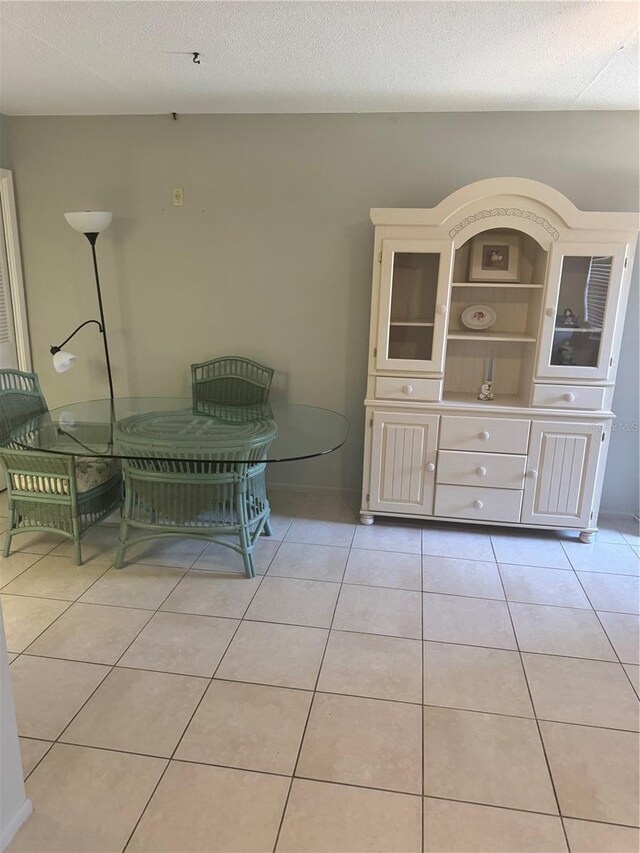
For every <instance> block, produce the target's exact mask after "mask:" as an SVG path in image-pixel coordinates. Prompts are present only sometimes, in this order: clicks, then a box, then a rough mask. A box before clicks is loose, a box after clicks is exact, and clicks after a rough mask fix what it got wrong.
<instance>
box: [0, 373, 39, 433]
mask: <svg viewBox="0 0 640 853" xmlns="http://www.w3.org/2000/svg"><path fill="white" fill-rule="evenodd" d="M46 411H47V404H46V402H45V399H44V395H43V393H42V389H41V388H40V383H39V382H38V377H37V376H36V374H35V373H26V372H24V371H22V370H0V442H2V441H4V439H5V438H6V437H7V435H8V434H9V433H10V432H11V431H12V430H14V429H15V428H16V427H19V426H20V425H21V424H23V423H26V422H27V421H30V420H31V419H32V418H35V417H37V416H38V415H42V414H44V413H45V412H46Z"/></svg>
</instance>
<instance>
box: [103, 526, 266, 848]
mask: <svg viewBox="0 0 640 853" xmlns="http://www.w3.org/2000/svg"><path fill="white" fill-rule="evenodd" d="M280 544H282V542H281V543H280ZM279 547H280V546H278V548H277V549H276V553H277V552H278V550H279ZM204 550H206V548H205V549H204ZM204 550H203V552H202V553H204ZM273 557H275V554H274V555H273ZM273 557H272V558H271V559H272V560H273ZM198 559H200V558H199V557H198V558H196V560H194V563H193V564H192V567H191V569H189V571H191V570H192V568H193V565H194V564H195V562H197V560H198ZM269 565H271V561H270V562H269ZM268 570H269V566H267V568H266V569H265V574H266V572H267V571H268ZM265 574H263V575H258V574H256V575H255V577H256V578H258V577H259V578H260V581H259V583H258V584H257V585H256V589H255V590H254V593H253V595H252V596H251V598H250V599H249V601H248V602H247V604H246V606H245V608H244V610H243V613H242V616H240V618H239V619H238V624H237V625H236V627H235V630H234V632H233V634H232V635H231V637H230V638H229V641H228V643H227V644H226V646H225V649H224V652H223V653H222V655H221V656H220V660H219V661H218V663H217V664H216V666H215V668H214V670H213V674H212V675H211V677H210V678H208V681H209V684H208V685H207V687H205V689H204V690H203V691H202V696H201V697H200V699H199V700H198V702H197V703H196V705H195V707H194V709H193V712H192V713H191V715H190V717H189V719H188V720H187V723H186V725H185V727H184V729H183V730H182V734H181V735H180V737H179V738H178V740H177V742H176V745H175V747H174V748H173V751H172V753H171V755H170V756H169V758H168V759H167V763H166V766H165V768H164V770H163V771H162V773H161V774H160V777H159V778H158V781H157V782H156V784H155V786H154V788H153V790H152V791H151V794H150V795H149V798H148V800H147V801H146V803H145V804H144V807H143V808H142V811H141V812H140V814H139V816H138V819H137V820H136V822H135V824H134V826H133V828H132V830H131V832H130V834H129V836H128V838H127V840H126V842H125V844H124V846H123V848H122V853H124V851H126V849H127V847H128V846H129V844H130V843H131V839H132V838H133V836H134V834H135V832H136V830H137V829H138V826H139V825H140V822H141V821H142V818H143V817H144V814H145V812H146V810H147V809H148V807H149V805H150V803H151V800H152V799H153V797H154V795H155V793H156V791H157V790H158V788H159V786H160V783H161V782H162V780H163V779H164V776H165V774H166V772H167V770H168V769H169V767H170V766H171V762H172V761H173V760H174V757H175V754H176V752H177V751H178V749H179V748H180V744H181V743H182V741H183V739H184V736H185V734H186V732H187V729H188V728H189V726H190V725H191V723H192V722H193V719H194V717H195V715H196V713H197V712H198V709H199V708H200V705H201V704H202V702H203V700H204V697H205V696H206V695H207V693H208V692H209V690H210V688H211V685H212V684H213V680H214V678H215V675H216V672H217V671H218V669H219V668H220V666H221V665H222V661H223V660H224V657H225V655H226V653H227V652H228V651H229V647H230V646H231V643H232V642H233V640H234V639H235V636H236V634H237V633H238V631H239V630H240V626H241V625H242V623H243V620H244V614H246V612H247V610H248V609H249V607H250V605H251V602H252V601H253V599H254V598H255V596H256V594H257V592H258V590H259V589H260V587H261V586H262V581H263V580H264V577H265ZM186 576H187V575H186V574H185V575H184V576H183V577H186ZM182 580H183V578H181V579H180V581H179V582H178V584H176V586H175V587H174V589H175V588H176V587H177V586H178V585H179V584H180V583H181V582H182ZM171 592H173V590H172V591H171ZM169 595H171V593H169ZM168 597H169V596H167V598H168ZM166 600H167V599H166V598H165V599H164V601H163V602H162V604H164V602H165V601H166ZM162 604H161V605H160V607H162ZM156 612H159V608H158V611H156ZM163 612H166V611H163ZM128 648H129V647H127V649H126V650H125V652H123V654H125V653H126V651H127V650H128ZM121 657H122V655H121ZM121 657H120V658H119V660H120V659H121ZM183 763H189V762H183ZM207 766H215V765H207Z"/></svg>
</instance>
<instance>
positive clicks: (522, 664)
mask: <svg viewBox="0 0 640 853" xmlns="http://www.w3.org/2000/svg"><path fill="white" fill-rule="evenodd" d="M491 547H492V548H493V547H494V546H493V539H491ZM494 554H495V548H494ZM498 575H499V576H500V583H501V584H502V586H503V589H504V581H503V579H502V575H501V573H500V570H498ZM504 591H505V598H506V590H504ZM506 605H507V613H508V614H509V622H510V623H511V630H512V631H513V636H514V639H515V642H516V649H517V651H518V657H519V658H520V666H521V668H522V673H523V675H524V681H525V684H526V685H527V693H528V694H529V701H530V702H531V707H532V709H533V713H534V719H535V724H536V730H537V732H538V741H539V743H540V747H541V749H542V754H543V756H544V761H545V765H546V768H547V774H548V776H549V782H550V783H551V790H552V791H553V798H554V800H555V803H556V808H557V810H558V817H559V819H560V826H561V827H562V833H563V835H564V841H565V844H566V845H567V850H568V851H569V853H571V847H570V845H569V836H568V835H567V829H566V827H565V825H564V821H563V819H562V808H561V806H560V799H559V797H558V791H557V790H556V783H555V780H554V778H553V773H552V772H551V763H550V761H549V756H548V755H547V748H546V745H545V742H544V738H543V737H542V730H541V728H540V721H539V720H538V712H537V710H536V705H535V702H534V700H533V694H532V692H531V685H530V684H529V677H528V675H527V669H526V667H525V665H524V660H523V658H522V650H521V649H520V641H519V639H518V634H517V633H516V626H515V624H514V621H513V616H512V615H511V608H510V607H509V602H508V601H507V602H506Z"/></svg>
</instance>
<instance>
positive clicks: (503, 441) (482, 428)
mask: <svg viewBox="0 0 640 853" xmlns="http://www.w3.org/2000/svg"><path fill="white" fill-rule="evenodd" d="M529 424H530V421H526V420H523V421H520V420H516V419H515V418H466V417H461V416H459V417H456V416H454V415H445V416H443V417H442V418H440V443H439V446H440V449H442V450H480V451H482V452H483V453H492V452H493V453H526V452H527V445H528V443H529Z"/></svg>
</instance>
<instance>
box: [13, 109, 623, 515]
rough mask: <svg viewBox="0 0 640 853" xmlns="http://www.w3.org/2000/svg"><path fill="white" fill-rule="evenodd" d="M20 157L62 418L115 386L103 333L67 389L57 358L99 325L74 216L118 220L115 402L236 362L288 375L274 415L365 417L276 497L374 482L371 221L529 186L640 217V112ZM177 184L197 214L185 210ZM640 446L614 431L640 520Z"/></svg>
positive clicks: (217, 132)
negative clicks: (301, 412) (498, 188)
mask: <svg viewBox="0 0 640 853" xmlns="http://www.w3.org/2000/svg"><path fill="white" fill-rule="evenodd" d="M10 142H11V157H12V160H13V167H14V170H15V181H16V191H17V198H18V205H19V215H20V221H21V229H22V243H23V253H24V267H25V277H26V283H27V299H28V308H29V316H30V323H31V334H32V346H33V354H34V364H35V369H36V370H38V372H39V373H40V375H41V379H42V382H43V385H44V388H45V391H46V393H47V396H48V398H49V402H50V404H51V405H55V404H62V403H65V402H71V401H73V400H77V399H82V398H87V397H93V396H97V395H100V394H103V393H104V392H105V389H106V385H105V381H104V377H103V368H102V363H101V348H100V344H99V341H98V339H97V338H96V335H95V333H94V331H93V330H92V329H91V328H89V329H87V330H84V331H83V332H81V333H80V335H81V336H82V337H81V338H80V336H79V337H78V339H76V340H75V341H74V349H75V351H76V352H77V354H78V355H82V356H83V359H82V361H81V362H80V363H78V366H77V368H76V369H74V370H73V371H72V372H70V373H68V374H65V375H63V376H57V375H56V374H54V372H53V370H52V368H51V366H50V359H49V355H48V345H49V344H50V343H54V342H57V341H58V340H60V339H61V338H62V337H64V336H65V334H66V333H67V332H68V331H69V330H70V329H72V328H73V327H74V326H75V325H76V324H78V323H80V322H81V321H82V320H84V319H86V318H88V317H91V316H95V314H96V308H95V295H94V290H93V281H92V275H91V268H90V255H89V249H88V247H87V245H86V244H85V243H84V240H83V238H82V237H80V236H79V235H77V234H75V233H74V232H73V231H71V229H69V227H68V226H67V225H66V223H65V221H64V219H63V216H62V213H63V212H64V211H65V210H78V209H80V210H81V209H85V208H92V209H106V210H113V211H114V222H113V225H112V227H111V228H110V229H109V231H107V232H106V233H105V234H104V235H103V236H102V237H101V238H100V240H99V243H98V250H99V257H100V269H101V274H102V279H103V290H104V294H105V302H106V313H107V318H108V328H109V333H110V341H111V349H112V351H113V361H114V368H115V382H116V386H117V391H118V393H119V394H129V393H130V394H144V393H146V394H152V395H158V394H180V393H183V394H185V393H187V392H188V387H189V384H188V383H189V364H190V363H191V362H192V361H198V360H202V359H205V358H207V357H209V356H214V355H218V354H224V353H238V354H245V355H247V356H249V357H253V358H256V359H258V360H259V361H264V362H265V363H268V364H270V365H272V366H273V367H275V369H276V371H277V380H276V388H275V392H274V399H288V400H291V401H296V402H301V403H311V404H317V405H320V406H328V407H332V408H335V409H338V410H340V411H343V412H345V413H346V414H347V415H348V416H349V418H350V420H351V423H352V428H351V435H350V438H349V442H348V445H347V446H346V448H345V449H344V450H343V451H340V452H339V453H337V454H334V455H333V456H332V457H329V458H326V459H323V460H320V461H316V462H313V463H309V464H306V465H302V464H300V465H296V466H290V467H289V468H287V469H286V470H281V471H279V472H274V475H275V479H277V480H280V481H283V480H285V479H286V478H287V477H289V478H292V479H293V480H294V481H297V482H300V483H307V482H309V483H310V482H313V483H317V484H322V485H343V486H350V487H355V488H357V487H358V486H359V480H360V472H361V447H362V429H363V413H362V399H363V395H364V390H365V370H366V349H367V337H368V317H369V303H370V286H371V248H372V237H373V229H372V226H371V224H370V222H369V208H370V207H372V206H380V207H393V206H400V207H430V206H433V205H435V204H437V203H438V202H439V201H440V200H441V199H442V198H443V197H444V196H446V195H447V194H448V193H450V192H452V191H453V190H455V189H456V188H458V187H460V186H463V185H464V184H467V183H469V182H471V181H475V180H478V179H480V178H486V177H492V176H499V175H515V176H522V177H528V178H534V179H536V180H540V181H543V182H545V183H548V184H551V185H552V186H554V187H556V188H557V189H558V190H560V191H561V192H563V193H565V194H566V195H567V196H568V197H569V198H570V199H571V200H572V201H573V202H574V203H575V204H577V205H578V206H579V207H582V208H585V209H590V210H626V211H629V210H636V209H638V197H637V195H638V120H637V114H634V113H606V112H600V113H584V112H575V113H561V112H554V113H461V114H454V113H431V114H401V115H299V116H180V117H179V118H178V121H176V122H174V121H172V120H171V118H170V117H169V116H135V117H56V118H41V117H40V118H23V117H20V118H11V119H10ZM173 186H182V187H184V193H185V206H184V208H173V207H172V206H171V188H172V187H173ZM637 285H638V283H637V275H636V278H635V283H634V289H635V293H634V298H633V299H632V303H631V304H632V308H631V309H630V311H629V318H628V321H627V326H628V328H627V330H626V332H625V352H624V355H623V360H622V363H621V365H620V374H619V377H620V386H619V390H618V392H617V395H616V409H617V411H618V413H619V415H620V416H621V419H622V420H624V421H626V422H637V420H638V415H637V393H638V389H637V385H638V382H637V367H638V352H637V338H638V329H637V290H638V286H637ZM637 438H638V436H637V434H634V433H631V432H623V431H618V432H616V433H615V435H614V440H613V446H612V448H611V454H610V467H609V471H608V479H607V485H606V491H605V505H606V506H607V507H608V508H610V509H614V510H617V511H621V512H623V511H628V512H631V511H633V510H636V509H637V506H638V497H637V477H635V476H633V477H632V475H631V474H632V470H633V471H636V470H637ZM634 454H635V456H634ZM630 460H633V462H634V464H635V468H632V465H631V464H630Z"/></svg>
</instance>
